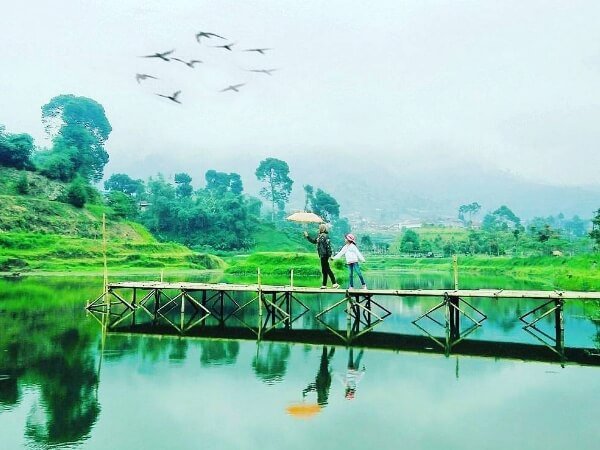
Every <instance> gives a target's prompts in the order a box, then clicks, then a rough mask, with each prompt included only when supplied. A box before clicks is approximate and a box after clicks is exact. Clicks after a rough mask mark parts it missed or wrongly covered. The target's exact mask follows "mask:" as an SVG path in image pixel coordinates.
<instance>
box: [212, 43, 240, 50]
mask: <svg viewBox="0 0 600 450" xmlns="http://www.w3.org/2000/svg"><path fill="white" fill-rule="evenodd" d="M234 45H235V42H233V43H231V44H225V45H213V47H215V48H226V49H227V50H229V51H230V52H231V51H232V50H231V47H233V46H234Z"/></svg>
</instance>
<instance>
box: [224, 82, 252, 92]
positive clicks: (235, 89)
mask: <svg viewBox="0 0 600 450" xmlns="http://www.w3.org/2000/svg"><path fill="white" fill-rule="evenodd" d="M245 84H246V83H241V84H232V85H229V86H227V87H226V88H225V89H222V90H221V91H220V92H225V91H235V92H240V91H239V90H238V89H239V88H241V87H242V86H243V85H245Z"/></svg>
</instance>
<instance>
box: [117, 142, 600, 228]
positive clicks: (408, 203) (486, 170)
mask: <svg viewBox="0 0 600 450" xmlns="http://www.w3.org/2000/svg"><path fill="white" fill-rule="evenodd" d="M202 153H203V154H201V153H200V152H199V153H198V154H197V156H195V157H192V158H190V159H189V160H187V161H184V160H183V159H179V158H177V157H176V156H174V157H171V158H169V159H168V160H165V158H164V156H162V155H155V156H150V157H148V158H144V159H143V160H138V161H132V162H131V163H130V164H127V165H126V166H124V167H123V168H122V169H116V168H114V166H113V165H111V167H109V169H110V170H109V171H107V172H106V174H107V175H108V176H109V175H110V174H111V173H113V171H124V172H126V173H128V174H130V175H131V176H133V177H139V178H142V179H147V178H148V177H149V176H152V175H156V174H157V173H158V172H161V173H162V174H163V175H165V177H166V178H167V179H171V180H172V177H173V176H174V174H175V173H177V172H186V173H188V174H190V176H191V177H192V179H193V184H194V186H195V187H202V186H204V173H205V172H206V171H207V170H209V169H215V170H218V171H222V172H237V173H239V174H240V175H241V176H242V181H243V183H244V189H245V192H247V193H248V194H251V195H255V196H258V191H259V190H260V187H261V184H260V183H259V182H258V181H257V180H256V177H255V175H254V171H255V169H256V167H257V166H258V164H259V162H260V160H262V159H264V158H266V157H267V156H266V155H261V156H258V155H256V156H255V155H252V154H248V153H246V154H243V155H240V156H239V157H237V158H235V159H231V158H230V157H227V156H225V157H223V156H221V155H217V154H210V153H208V154H207V153H205V152H202ZM274 157H277V156H276V155H275V156H274ZM280 159H283V160H285V161H286V162H287V163H288V165H289V167H290V177H291V178H292V179H293V180H294V185H293V191H292V196H291V198H290V203H289V204H288V207H287V209H288V210H294V209H303V207H304V191H303V185H305V184H310V185H312V186H313V187H314V188H315V189H317V188H321V189H323V190H325V191H326V192H328V193H329V194H331V195H333V196H334V197H335V198H336V199H337V200H338V202H339V204H340V207H341V214H342V215H344V216H346V215H351V216H353V217H356V216H360V217H364V218H368V219H371V220H374V221H377V222H380V223H394V222H397V221H399V220H402V219H421V220H431V221H434V220H437V219H440V218H456V217H457V210H458V207H459V206H460V205H462V204H466V203H471V202H475V201H476V202H478V203H479V204H481V206H482V209H481V213H480V216H481V217H483V215H484V214H485V213H486V212H491V211H493V210H495V209H496V208H498V207H500V206H501V205H507V206H508V207H509V208H511V209H512V210H513V211H514V212H515V214H517V216H519V217H521V218H522V219H530V218H533V217H535V216H548V215H556V214H558V213H560V212H562V213H563V214H564V215H565V216H567V217H571V216H572V215H575V214H577V215H579V216H580V217H581V218H583V219H589V218H590V217H591V216H592V213H593V211H595V210H597V209H598V208H599V207H600V188H599V187H597V186H593V187H589V188H588V187H581V186H580V187H577V186H561V185H556V184H554V185H553V184H552V180H548V183H547V184H541V183H538V182H533V181H528V180H526V179H523V178H519V177H518V176H516V175H513V174H511V173H508V172H506V171H503V170H500V169H496V168H493V167H489V166H488V167H486V166H485V164H484V163H482V162H480V161H466V160H464V159H461V158H460V157H453V158H452V159H450V158H448V157H447V156H444V155H441V154H439V155H437V157H433V158H429V157H427V158H418V157H413V158H412V159H408V158H401V157H394V158H390V159H389V160H387V161H383V160H378V159H375V158H373V157H371V156H370V155H369V154H368V153H367V154H365V155H362V156H355V155H340V154H337V155H336V154H315V153H313V152H309V153H296V154H295V155H292V156H289V155H288V156H285V157H280ZM265 208H268V205H267V202H265Z"/></svg>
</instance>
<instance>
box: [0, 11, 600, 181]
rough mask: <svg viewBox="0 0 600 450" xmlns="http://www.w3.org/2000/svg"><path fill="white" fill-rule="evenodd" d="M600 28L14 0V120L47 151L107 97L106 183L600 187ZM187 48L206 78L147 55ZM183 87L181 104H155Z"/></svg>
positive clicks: (2, 82) (560, 22) (503, 14)
mask: <svg viewBox="0 0 600 450" xmlns="http://www.w3.org/2000/svg"><path fill="white" fill-rule="evenodd" d="M599 24H600V2H598V1H574V0H565V1H555V2H553V1H523V0H519V1H461V2H458V1H424V0H419V1H416V0H414V1H398V0H390V1H375V2H365V1H349V0H343V1H341V0H340V1H338V0H329V1H326V2H325V1H311V0H303V1H291V0H289V1H274V0H273V1H253V0H244V1H241V0H240V1H226V0H218V1H201V0H189V1H188V0H185V1H184V0H174V1H171V2H167V1H163V0H143V1H134V0H127V1H123V0H95V1H90V0H87V1H81V0H55V1H47V0H37V1H33V0H21V1H19V2H15V1H8V0H3V1H2V6H1V8H0V36H1V39H0V49H1V54H2V66H1V67H2V70H0V123H3V124H4V125H6V127H7V130H8V131H9V132H15V133H16V132H27V133H30V134H32V135H33V136H34V137H35V138H36V141H37V143H38V144H40V145H47V143H45V142H44V140H43V136H44V133H43V128H42V125H41V119H40V107H41V106H42V105H43V104H45V103H47V102H48V101H49V100H50V98H52V97H54V96H56V95H59V94H68V93H71V94H75V95H81V96H86V97H90V98H93V99H94V100H96V101H98V102H99V103H101V104H102V105H103V106H104V108H105V110H106V114H107V117H108V119H109V121H110V122H111V124H112V126H113V133H112V134H111V136H110V138H109V140H108V142H107V150H108V152H109V154H110V159H111V161H110V163H109V165H108V166H107V168H106V170H105V173H106V174H110V173H113V172H126V173H129V174H131V175H133V176H136V177H143V178H146V177H147V176H149V175H152V174H155V173H157V172H159V171H161V172H163V173H172V172H174V171H186V172H189V173H191V174H193V176H194V177H195V178H198V177H200V176H201V175H200V174H203V173H204V171H205V170H206V169H208V168H215V169H217V170H222V171H227V172H229V171H233V170H235V169H238V168H239V166H241V165H246V166H249V165H251V166H252V167H256V165H257V164H258V162H259V161H260V160H261V159H263V158H264V157H267V156H273V157H278V158H282V159H288V158H292V159H293V158H295V159H298V158H307V159H309V158H310V159H312V158H318V157H319V155H321V154H329V155H332V156H334V157H335V156H339V164H340V166H343V165H345V164H358V165H368V164H370V163H372V164H374V165H377V164H379V165H386V166H388V167H393V166H396V165H397V166H398V167H399V168H402V167H403V166H404V163H405V162H406V161H419V162H421V163H423V164H434V165H442V166H443V165H444V164H445V163H450V162H452V164H456V163H457V162H459V163H460V161H463V160H464V161H467V160H470V161H476V162H479V163H481V164H483V165H486V166H490V167H494V168H498V169H501V170H504V171H508V172H510V173H513V174H515V175H518V176H521V177H523V178H526V179H528V180H533V181H541V182H545V183H556V184H570V185H590V184H594V185H599V184H600V181H599V180H598V167H600V151H599V150H600V148H599V142H600V121H599V119H600V25H599ZM200 30H203V31H211V32H215V33H217V34H220V35H223V36H225V37H227V38H229V40H228V41H227V42H235V43H236V45H235V46H234V47H233V49H234V50H237V51H233V52H227V51H226V50H223V49H218V48H212V47H211V45H221V44H222V43H223V42H221V41H219V40H217V39H215V38H213V39H212V40H203V42H202V43H201V44H198V43H197V42H196V40H195V37H194V35H195V33H196V32H197V31H200ZM254 47H271V48H273V50H272V51H269V52H268V53H267V54H265V55H261V54H257V53H253V52H242V51H240V50H243V49H247V48H254ZM171 49H176V52H175V54H176V55H177V56H178V57H180V58H182V59H192V58H197V59H201V60H203V61H204V64H202V65H200V66H197V67H196V68H195V69H193V70H192V69H189V68H188V67H186V66H185V65H183V64H180V63H178V62H176V61H171V62H168V63H167V62H163V61H160V60H154V59H143V58H139V56H140V55H145V54H150V53H154V52H157V51H167V50H171ZM271 68H276V69H279V70H278V71H276V72H274V73H273V76H271V77H270V76H267V75H265V74H262V73H253V72H249V71H248V69H271ZM138 72H140V73H148V74H152V75H155V76H157V77H159V78H160V80H146V81H145V82H143V83H142V84H140V85H138V84H137V83H136V81H135V74H136V73H138ZM237 83H247V85H246V86H244V87H242V88H241V91H240V92H239V93H235V92H219V91H220V90H221V89H223V88H225V87H227V86H228V85H230V84H237ZM176 90H181V91H182V93H181V97H180V99H181V100H182V102H183V104H182V105H177V104H174V103H172V102H170V101H169V100H166V99H163V98H160V97H158V96H156V95H154V94H155V93H162V94H171V93H173V92H174V91H176ZM335 170H336V168H335V167H333V168H332V172H335Z"/></svg>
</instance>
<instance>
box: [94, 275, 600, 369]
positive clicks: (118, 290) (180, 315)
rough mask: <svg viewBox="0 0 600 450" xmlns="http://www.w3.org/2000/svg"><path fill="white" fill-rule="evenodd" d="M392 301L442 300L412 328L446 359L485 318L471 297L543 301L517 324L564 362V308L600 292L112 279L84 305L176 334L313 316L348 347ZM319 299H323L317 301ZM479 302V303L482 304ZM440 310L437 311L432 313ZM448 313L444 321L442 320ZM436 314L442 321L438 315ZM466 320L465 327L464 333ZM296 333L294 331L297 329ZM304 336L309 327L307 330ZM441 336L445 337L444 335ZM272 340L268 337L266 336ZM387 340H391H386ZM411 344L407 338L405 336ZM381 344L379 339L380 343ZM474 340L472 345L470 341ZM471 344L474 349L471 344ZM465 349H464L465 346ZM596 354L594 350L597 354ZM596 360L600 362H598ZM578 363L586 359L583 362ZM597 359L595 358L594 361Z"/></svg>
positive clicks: (109, 318)
mask: <svg viewBox="0 0 600 450" xmlns="http://www.w3.org/2000/svg"><path fill="white" fill-rule="evenodd" d="M291 281H293V280H291ZM323 295H325V296H327V297H329V298H331V299H332V300H333V302H332V303H331V304H328V306H326V307H325V308H323V309H321V306H320V305H321V302H318V301H314V300H316V298H317V296H323ZM386 297H387V298H388V299H390V298H394V297H434V298H439V300H440V301H439V303H437V304H436V305H435V306H434V307H432V308H431V309H429V310H428V311H427V312H425V313H424V314H422V315H420V316H419V317H416V318H415V319H414V320H413V321H412V323H413V324H414V325H415V326H416V327H417V328H419V329H420V330H421V331H422V332H423V333H424V334H425V335H427V338H428V339H430V340H432V341H433V342H434V343H435V344H436V345H438V346H439V348H441V349H442V350H443V351H444V352H445V353H446V354H449V353H450V352H451V351H452V349H453V348H454V347H455V346H456V345H457V344H458V343H459V342H464V340H465V338H466V337H467V336H468V335H469V334H470V333H471V332H473V331H474V330H475V329H477V328H478V327H480V326H482V322H484V321H485V319H486V318H487V316H486V314H485V313H484V312H483V311H481V310H480V309H478V308H476V307H475V306H473V305H472V304H471V303H470V301H471V300H472V299H476V298H481V299H497V300H501V301H511V300H513V301H514V299H519V298H526V299H537V300H540V305H538V306H536V307H535V308H533V309H532V310H530V311H527V312H526V313H525V314H522V315H521V316H520V317H519V319H520V320H521V321H522V322H523V324H524V325H523V328H524V330H525V331H526V332H528V333H530V334H531V335H532V336H534V337H535V338H536V339H538V340H539V341H540V342H541V344H542V345H543V346H544V347H545V348H547V349H550V350H551V351H552V353H554V354H555V357H556V356H558V357H559V359H561V360H564V359H566V357H567V354H566V353H569V352H566V353H565V346H564V319H563V307H564V303H565V302H566V301H569V300H580V301H586V302H587V301H598V300H600V292H579V291H542V290H504V289H475V290H473V289H320V288H313V287H297V286H293V285H289V286H271V285H263V284H260V283H257V284H248V285H245V284H226V283H218V284H211V283H190V282H176V283H173V282H162V281H161V282H133V281H125V282H114V283H106V285H105V288H104V292H103V293H102V294H101V295H100V296H99V297H98V298H97V299H95V300H94V301H93V302H91V303H89V304H88V305H87V309H88V310H89V311H90V312H92V313H97V314H101V315H102V323H103V325H105V326H106V328H107V329H108V330H116V329H117V328H121V329H122V327H123V326H124V325H125V324H126V323H127V322H126V321H127V319H129V318H130V319H131V320H130V321H129V325H127V326H128V327H129V328H130V329H131V330H133V329H134V328H135V326H137V325H136V324H138V322H139V320H138V319H139V313H142V315H143V316H144V317H145V318H146V319H148V320H150V321H151V323H152V324H153V325H155V326H156V325H160V324H163V325H166V326H167V327H169V328H170V329H171V330H172V331H173V332H174V333H177V334H181V335H193V334H194V333H195V332H196V331H197V329H198V328H199V327H205V328H206V326H207V324H208V323H209V322H212V323H217V324H218V325H219V326H221V327H223V326H224V325H225V322H227V321H230V320H232V319H237V322H236V323H239V322H241V323H242V324H243V326H244V327H245V328H246V329H247V330H248V331H249V332H250V333H251V335H253V336H255V338H256V339H258V340H261V339H265V336H267V335H268V336H273V337H274V336H275V335H277V333H278V332H280V331H278V330H281V329H282V328H283V329H284V330H288V331H289V330H291V329H292V328H295V327H296V326H295V325H294V324H295V323H296V322H297V320H298V319H299V318H300V317H302V316H303V315H304V314H306V313H307V312H309V311H312V312H313V313H314V317H315V319H316V320H318V321H319V322H321V324H322V325H323V326H324V328H326V329H327V330H328V332H329V333H330V335H332V336H335V339H338V341H339V340H341V342H342V343H344V344H345V345H356V344H358V343H359V342H360V340H361V339H362V340H364V339H367V338H361V337H362V336H364V335H365V334H366V333H368V332H371V333H369V334H370V335H371V337H370V338H373V337H375V336H376V334H373V331H372V330H373V328H374V327H375V326H377V325H378V324H379V323H381V322H382V321H383V320H385V319H386V318H387V317H388V316H390V315H391V314H392V313H391V311H390V310H389V309H388V308H386V307H385V306H384V305H383V304H382V303H381V300H382V299H383V298H386ZM319 298H322V297H319ZM480 303H481V302H480ZM250 308H254V310H253V317H255V318H257V320H254V321H253V322H254V323H247V320H246V319H241V316H242V315H243V313H244V311H245V310H248V309H250ZM336 308H344V312H345V316H346V327H345V329H342V330H340V329H338V328H337V327H334V326H332V325H331V324H329V323H328V320H327V315H328V313H329V312H331V311H332V310H334V309H336ZM436 311H438V313H437V314H434V313H435V312H436ZM440 313H443V318H440V317H439V315H440ZM436 316H438V317H436ZM548 316H550V317H553V319H554V330H553V332H552V333H551V334H549V333H547V332H545V331H543V330H541V329H540V328H538V326H537V325H538V323H539V321H540V320H542V319H543V318H544V317H548ZM461 317H462V318H464V319H465V320H463V322H465V321H466V322H467V323H468V325H469V326H468V327H466V328H465V329H463V330H461ZM426 323H429V324H433V325H434V326H436V327H439V328H438V329H439V330H440V332H441V333H432V332H430V331H428V330H427V327H426V326H425V324H426ZM296 328H297V327H296ZM304 331H306V330H304ZM440 334H442V335H443V337H440ZM268 338H269V339H270V337H268ZM388 340H389V341H390V342H394V339H392V338H389V337H388ZM405 340H406V339H405ZM378 342H380V340H379V341H378ZM470 342H471V343H472V342H474V341H470ZM470 345H471V346H472V344H470ZM463 347H464V345H463ZM592 350H593V349H592ZM571 353H572V352H571ZM596 358H597V357H596ZM577 359H579V360H581V358H580V357H577ZM592 359H593V358H592Z"/></svg>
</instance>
